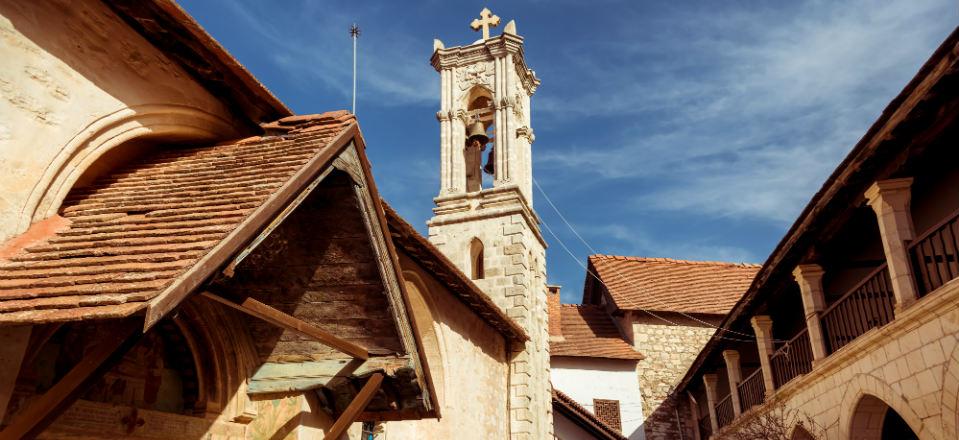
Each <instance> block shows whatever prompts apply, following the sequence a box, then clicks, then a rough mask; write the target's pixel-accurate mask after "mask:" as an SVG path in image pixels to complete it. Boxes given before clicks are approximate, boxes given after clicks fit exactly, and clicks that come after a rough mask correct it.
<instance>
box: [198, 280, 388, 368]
mask: <svg viewBox="0 0 959 440" xmlns="http://www.w3.org/2000/svg"><path fill="white" fill-rule="evenodd" d="M201 295H203V296H204V297H207V298H209V299H211V300H213V301H216V302H218V303H220V304H223V305H226V306H228V307H231V308H234V309H236V310H239V311H241V312H243V313H246V314H248V315H250V316H253V317H255V318H259V319H262V320H264V321H266V322H269V323H270V324H273V325H275V326H277V327H280V328H283V329H286V330H289V331H292V332H296V333H299V334H301V335H303V336H306V337H308V338H312V339H315V340H317V341H319V342H321V343H323V344H326V345H328V346H330V347H333V348H335V349H337V350H339V351H341V352H343V353H346V354H348V355H350V356H352V357H354V358H357V359H362V360H364V361H365V360H367V359H369V358H370V352H369V351H368V350H367V349H366V348H364V347H361V346H359V345H356V344H354V343H352V342H350V341H347V340H345V339H342V338H339V337H337V336H336V335H333V334H332V333H329V332H327V331H325V330H323V329H321V328H319V327H317V326H315V325H312V324H310V323H308V322H305V321H303V320H301V319H299V318H296V317H294V316H292V315H289V314H287V313H283V312H281V311H279V310H277V309H275V308H273V307H270V306H269V305H267V304H264V303H262V302H260V301H257V300H256V299H253V298H250V297H249V296H246V297H244V298H243V299H242V300H240V301H238V302H237V301H233V300H230V299H228V298H225V297H223V296H220V295H217V294H216V293H213V292H210V291H208V290H205V291H203V292H201Z"/></svg>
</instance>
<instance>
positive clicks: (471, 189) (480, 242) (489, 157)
mask: <svg viewBox="0 0 959 440" xmlns="http://www.w3.org/2000/svg"><path fill="white" fill-rule="evenodd" d="M499 20H500V19H499V17H497V16H495V15H493V14H492V13H491V12H490V11H489V9H483V11H482V12H481V13H480V17H479V18H477V19H475V20H473V22H472V23H471V27H472V28H473V29H474V30H481V31H482V38H480V39H479V40H476V41H475V42H473V43H472V44H469V45H466V46H456V47H450V48H446V47H445V46H444V45H443V43H442V42H441V41H439V40H434V41H433V56H432V59H431V63H432V65H433V68H435V69H436V71H437V72H439V74H440V110H439V111H438V112H437V113H436V118H437V119H438V120H439V123H440V190H439V195H438V196H437V197H436V198H435V199H433V200H434V202H435V204H436V207H435V208H433V218H432V219H430V221H429V223H428V224H429V239H430V242H432V243H433V244H434V245H436V247H437V248H439V249H440V250H441V251H442V252H443V253H444V254H445V255H446V256H447V257H449V259H450V260H452V261H453V262H454V263H455V264H457V265H458V266H459V268H460V269H461V270H462V271H463V273H464V274H466V275H468V276H470V277H471V278H472V279H473V281H474V282H475V283H476V284H477V285H478V286H479V287H480V288H482V289H483V291H485V292H486V293H487V294H488V295H489V296H490V298H492V300H493V301H494V302H496V304H497V305H499V307H501V308H502V309H503V310H504V311H505V312H506V313H507V314H508V315H509V316H510V317H511V318H513V319H514V320H515V321H516V322H517V323H519V324H520V325H522V326H523V327H524V328H525V329H526V331H527V333H528V334H529V336H530V341H528V342H526V344H525V345H524V346H518V347H512V353H511V359H510V397H509V402H510V431H511V433H512V438H516V439H519V438H522V439H527V438H528V439H547V438H549V439H551V438H553V429H552V403H551V392H550V385H549V351H548V350H549V348H548V328H547V317H548V312H547V305H546V263H545V258H546V242H545V241H544V240H543V237H542V235H541V233H540V229H539V218H538V217H537V215H536V212H535V211H534V210H533V204H532V201H533V198H532V183H533V177H532V144H533V140H534V137H533V129H532V128H531V126H530V98H531V97H532V96H533V93H534V92H535V91H536V87H537V86H539V84H540V81H539V79H538V78H537V77H536V73H535V72H533V71H532V70H530V69H529V68H528V67H527V66H526V61H525V59H524V55H523V37H521V36H519V35H518V34H517V33H516V23H515V22H514V21H510V22H509V23H507V24H506V26H505V27H504V28H503V32H502V34H500V35H498V36H490V32H489V31H490V27H495V26H498V25H499ZM484 162H485V164H484ZM484 177H485V178H484Z"/></svg>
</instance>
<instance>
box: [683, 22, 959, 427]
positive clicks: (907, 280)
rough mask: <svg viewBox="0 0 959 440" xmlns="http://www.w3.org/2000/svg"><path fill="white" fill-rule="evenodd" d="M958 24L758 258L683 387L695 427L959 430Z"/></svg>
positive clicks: (690, 422)
mask: <svg viewBox="0 0 959 440" xmlns="http://www.w3.org/2000/svg"><path fill="white" fill-rule="evenodd" d="M957 53H959V28H957V29H956V30H955V31H953V33H952V34H951V35H950V36H948V37H947V39H946V40H945V41H944V42H943V44H942V45H941V46H940V48H939V49H938V50H937V51H936V52H935V53H933V55H932V56H931V58H930V59H929V60H928V61H927V62H926V63H925V65H924V66H923V67H922V68H921V69H920V71H919V72H918V73H917V74H916V76H915V78H914V79H913V80H912V81H910V82H909V83H908V84H907V85H906V87H905V88H904V89H903V91H902V92H901V93H900V94H899V95H898V96H897V97H896V98H895V99H893V101H892V102H891V103H890V104H889V105H888V107H887V108H886V109H885V110H884V111H883V112H882V114H881V116H880V117H879V119H878V120H877V121H876V122H875V123H874V124H873V126H872V127H871V128H870V129H869V131H868V132H867V133H866V134H865V135H864V136H863V137H862V139H861V140H860V141H859V143H857V144H856V145H855V146H854V147H853V149H852V151H851V152H850V153H849V155H848V156H847V157H846V159H845V160H843V162H842V163H841V164H839V166H838V167H837V169H836V170H835V171H834V172H833V174H832V175H831V176H830V177H829V179H828V180H827V181H826V182H825V183H824V184H823V187H822V189H821V190H820V191H819V193H817V194H816V195H815V196H814V197H813V199H812V200H811V201H810V203H809V205H808V206H807V207H806V209H805V210H804V211H803V213H802V214H801V215H800V216H799V218H798V219H797V220H796V222H795V223H794V225H793V227H792V228H791V229H790V230H789V232H788V233H787V235H786V237H784V238H783V240H782V241H781V242H780V244H779V246H777V248H776V249H775V250H774V251H773V253H772V255H770V257H769V259H768V260H767V262H766V263H765V264H764V266H763V267H762V268H761V269H760V271H759V273H758V275H757V277H756V280H755V282H754V283H753V284H752V285H751V286H750V288H749V290H748V291H747V292H746V294H745V295H744V297H743V299H742V300H741V301H740V302H739V303H737V304H736V306H735V307H734V308H733V309H732V312H730V314H729V315H728V316H727V317H726V318H725V319H724V320H723V322H722V324H721V325H720V327H721V329H722V330H721V331H725V332H737V333H740V334H748V335H750V336H751V337H750V338H742V339H739V340H733V339H714V340H712V341H710V342H709V343H708V344H707V345H706V347H705V348H704V349H703V351H701V352H700V353H699V355H698V356H697V358H696V360H695V361H694V363H693V366H692V367H691V368H690V370H689V371H688V372H687V374H686V375H685V377H684V378H683V380H682V381H681V383H680V385H679V387H678V389H677V392H676V393H674V397H675V398H677V399H680V401H684V402H683V403H684V404H685V405H687V406H688V407H689V408H690V409H691V411H690V412H691V413H692V414H693V415H692V418H691V419H690V420H689V421H688V423H689V424H690V425H691V426H694V427H695V428H697V429H696V432H695V435H696V436H697V438H701V439H707V438H741V436H742V435H744V434H746V433H755V432H757V431H758V432H765V433H767V434H771V431H770V429H771V428H776V430H777V431H778V432H776V433H775V436H772V435H769V436H770V437H772V438H786V439H809V438H826V439H842V440H845V439H856V440H886V439H897V440H898V439H923V440H925V439H952V438H957V435H959V432H957V421H959V409H957V408H959V397H957V396H959V373H957V372H959V345H957V342H959V305H957V304H959V284H957V278H959V265H957V264H956V261H957V260H956V256H957V255H959V238H957V237H959V167H957V163H959V153H957V151H956V148H955V145H957V142H959V89H957V87H956V84H957V80H959V57H957V56H956V54H957Z"/></svg>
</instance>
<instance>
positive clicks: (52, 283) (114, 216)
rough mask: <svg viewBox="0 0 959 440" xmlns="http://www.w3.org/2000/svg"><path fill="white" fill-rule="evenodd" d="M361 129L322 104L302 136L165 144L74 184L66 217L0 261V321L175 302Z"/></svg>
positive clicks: (129, 310) (109, 312) (89, 315)
mask: <svg viewBox="0 0 959 440" xmlns="http://www.w3.org/2000/svg"><path fill="white" fill-rule="evenodd" d="M356 132H358V130H357V129H356V125H355V121H354V119H353V117H352V115H349V114H348V113H346V112H333V113H327V114H323V115H318V116H316V117H314V119H313V120H312V122H311V123H310V124H309V125H308V126H304V127H301V128H300V132H299V133H298V135H296V136H287V137H278V136H264V137H258V138H253V139H249V140H246V141H238V142H231V143H226V144H222V145H215V146H202V147H190V148H179V147H165V148H160V149H159V150H157V151H155V152H152V153H150V154H147V155H146V156H145V157H142V158H140V159H138V160H136V161H134V162H133V163H131V164H128V165H126V166H124V167H122V168H120V169H117V170H115V171H113V172H111V173H109V174H107V175H105V176H102V177H100V178H99V179H97V180H96V181H95V182H94V183H93V184H92V185H90V186H88V187H85V188H75V189H73V190H72V191H71V192H70V194H69V195H68V196H67V198H66V200H65V201H64V203H63V206H62V207H61V209H60V212H59V215H60V216H61V217H63V218H64V219H65V220H66V221H65V222H63V223H66V226H64V227H61V228H59V229H58V230H57V231H56V232H55V233H54V234H53V235H48V236H47V237H45V238H46V239H45V240H42V241H41V242H40V243H39V244H33V245H31V246H27V247H24V248H21V249H7V254H10V253H15V254H14V255H12V256H11V257H9V258H8V259H6V260H0V323H15V322H32V323H39V322H50V321H71V320H80V319H93V318H106V317H121V316H128V315H131V314H133V313H135V312H137V311H141V310H143V309H146V308H148V307H160V308H161V309H163V308H165V309H167V310H168V309H169V307H170V304H169V303H171V302H172V303H176V302H178V300H179V299H182V297H183V296H185V294H186V293H189V292H190V291H192V290H193V289H194V288H195V287H197V286H198V285H199V284H200V283H201V282H202V281H203V280H204V279H205V278H206V277H207V276H208V275H209V274H210V273H211V272H212V271H213V270H214V269H216V268H217V267H219V266H220V265H221V264H222V262H225V260H226V258H228V257H229V256H230V254H232V253H234V252H235V251H236V250H239V249H240V246H242V245H243V244H244V241H245V240H246V239H248V237H249V236H250V235H252V234H253V233H254V232H255V231H256V230H258V229H259V228H260V227H261V226H262V225H263V224H264V223H265V222H266V221H268V219H269V218H271V217H273V215H275V213H276V212H278V211H279V210H280V209H282V207H283V205H285V203H286V202H288V201H289V200H291V199H292V197H293V195H294V192H295V190H296V189H297V188H298V187H300V186H302V184H303V181H305V180H306V179H307V178H308V177H310V176H313V175H315V174H316V173H317V172H318V170H319V169H321V168H325V167H326V166H328V165H329V162H330V161H332V159H333V158H334V157H335V156H336V154H337V153H339V152H340V151H341V150H342V149H343V148H344V147H345V146H346V145H347V144H348V141H349V140H350V139H351V138H352V137H353V134H355V133H356ZM31 229H33V228H31ZM24 235H25V236H30V235H36V234H35V232H32V231H27V232H26V233H25V234H24ZM8 243H17V239H16V238H15V239H13V240H10V241H9V242H8ZM168 300H169V301H168ZM160 315H162V313H160ZM154 321H155V319H154ZM147 324H148V325H149V324H150V322H148V323H147Z"/></svg>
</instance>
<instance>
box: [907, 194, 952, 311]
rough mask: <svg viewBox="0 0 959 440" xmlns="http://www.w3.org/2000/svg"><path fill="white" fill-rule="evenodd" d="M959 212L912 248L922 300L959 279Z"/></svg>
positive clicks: (918, 239)
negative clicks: (958, 259)
mask: <svg viewBox="0 0 959 440" xmlns="http://www.w3.org/2000/svg"><path fill="white" fill-rule="evenodd" d="M957 249H959V211H955V212H953V213H952V215H950V216H949V217H947V218H946V219H945V220H943V221H942V222H940V223H939V224H937V225H936V226H933V227H932V228H930V229H929V230H928V231H926V233H924V234H922V236H920V237H919V238H917V239H915V240H913V242H912V244H910V245H909V256H910V258H912V268H913V273H914V275H915V277H916V287H917V288H918V289H919V291H918V292H917V293H918V294H919V296H920V297H921V296H923V295H925V294H927V293H929V292H932V291H933V290H936V289H938V288H939V286H942V285H943V284H946V283H947V282H949V281H950V280H952V279H954V278H956V277H957V276H959V261H957V255H959V253H957Z"/></svg>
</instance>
